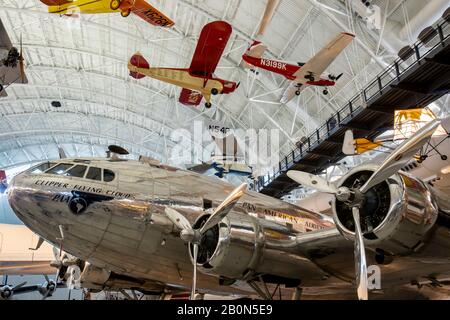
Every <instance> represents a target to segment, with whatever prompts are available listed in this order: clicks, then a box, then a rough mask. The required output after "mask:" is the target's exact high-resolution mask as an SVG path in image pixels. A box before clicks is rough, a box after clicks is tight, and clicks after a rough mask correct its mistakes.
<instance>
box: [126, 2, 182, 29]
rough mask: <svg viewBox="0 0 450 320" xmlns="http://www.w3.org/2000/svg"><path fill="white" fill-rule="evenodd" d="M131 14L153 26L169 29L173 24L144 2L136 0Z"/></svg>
mask: <svg viewBox="0 0 450 320" xmlns="http://www.w3.org/2000/svg"><path fill="white" fill-rule="evenodd" d="M131 12H133V13H134V14H136V15H137V16H139V17H140V18H142V19H144V20H145V21H147V22H148V23H150V24H152V25H154V26H160V27H171V26H173V25H174V24H175V22H173V21H172V20H170V18H168V17H167V16H165V15H164V14H163V13H162V12H160V11H158V10H157V9H156V8H155V7H153V6H151V5H150V4H149V3H147V2H146V1H144V0H136V1H135V2H134V5H133V7H132V8H131Z"/></svg>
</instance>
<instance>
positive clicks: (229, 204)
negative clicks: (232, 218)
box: [200, 182, 247, 234]
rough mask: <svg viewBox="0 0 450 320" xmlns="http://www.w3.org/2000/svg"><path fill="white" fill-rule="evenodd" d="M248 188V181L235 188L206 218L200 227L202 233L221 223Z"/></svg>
mask: <svg viewBox="0 0 450 320" xmlns="http://www.w3.org/2000/svg"><path fill="white" fill-rule="evenodd" d="M245 190H247V183H245V182H244V183H243V184H241V185H240V186H239V187H237V188H236V189H234V190H233V192H231V193H230V195H229V196H228V197H227V198H226V199H225V200H224V201H223V202H222V203H221V204H220V205H219V206H218V207H217V208H216V210H214V213H213V214H212V215H211V216H210V217H209V219H208V220H206V222H205V224H204V225H203V227H202V228H201V229H200V234H204V233H205V232H206V231H207V230H209V229H211V228H212V227H213V226H215V225H216V224H219V223H220V221H222V219H223V218H225V216H226V215H227V214H228V213H229V212H230V211H231V209H233V207H234V205H235V204H236V203H237V202H238V201H239V199H240V198H241V197H242V196H243V195H244V192H245Z"/></svg>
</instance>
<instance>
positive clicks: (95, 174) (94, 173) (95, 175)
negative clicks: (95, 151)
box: [86, 167, 102, 181]
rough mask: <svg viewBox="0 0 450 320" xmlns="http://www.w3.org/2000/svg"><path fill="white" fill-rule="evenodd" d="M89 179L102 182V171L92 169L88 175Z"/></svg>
mask: <svg viewBox="0 0 450 320" xmlns="http://www.w3.org/2000/svg"><path fill="white" fill-rule="evenodd" d="M86 178H87V179H91V180H98V181H102V169H100V168H96V167H90V168H89V171H88V173H87V175H86Z"/></svg>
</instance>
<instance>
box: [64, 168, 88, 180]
mask: <svg viewBox="0 0 450 320" xmlns="http://www.w3.org/2000/svg"><path fill="white" fill-rule="evenodd" d="M86 170H87V167H86V166H82V165H76V166H74V167H73V168H71V169H70V170H68V171H67V172H66V173H65V174H64V175H66V176H69V177H78V178H83V177H84V173H85V172H86Z"/></svg>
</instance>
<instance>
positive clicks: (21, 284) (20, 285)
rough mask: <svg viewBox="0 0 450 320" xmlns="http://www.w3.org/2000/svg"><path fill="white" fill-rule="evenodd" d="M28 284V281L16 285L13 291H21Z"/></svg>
mask: <svg viewBox="0 0 450 320" xmlns="http://www.w3.org/2000/svg"><path fill="white" fill-rule="evenodd" d="M26 284H27V282H26V281H24V282H22V283H19V284H18V285H16V286H14V287H13V288H12V291H15V290H17V289H19V288H22V287H23V286H24V285H26Z"/></svg>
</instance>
